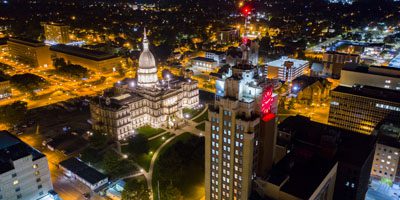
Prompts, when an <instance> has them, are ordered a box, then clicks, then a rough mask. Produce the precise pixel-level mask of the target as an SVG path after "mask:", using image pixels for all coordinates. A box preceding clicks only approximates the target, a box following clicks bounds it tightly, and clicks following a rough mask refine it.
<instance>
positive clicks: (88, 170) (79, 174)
mask: <svg viewBox="0 0 400 200" xmlns="http://www.w3.org/2000/svg"><path fill="white" fill-rule="evenodd" d="M59 166H60V168H61V169H62V170H63V171H64V174H65V175H66V176H67V177H69V178H72V179H76V180H78V181H80V182H81V183H83V184H84V185H86V186H88V187H89V188H90V189H91V190H96V189H98V188H99V187H101V186H103V185H105V184H107V183H108V177H107V176H106V175H104V174H103V173H101V172H99V171H97V170H96V169H94V168H92V167H90V166H88V165H87V164H85V163H84V162H82V161H80V160H79V159H77V158H74V157H72V158H69V159H67V160H64V161H62V162H60V164H59Z"/></svg>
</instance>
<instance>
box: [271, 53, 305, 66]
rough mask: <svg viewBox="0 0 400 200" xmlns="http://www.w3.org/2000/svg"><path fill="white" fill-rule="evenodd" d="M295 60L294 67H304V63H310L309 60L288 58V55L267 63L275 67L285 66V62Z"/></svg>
mask: <svg viewBox="0 0 400 200" xmlns="http://www.w3.org/2000/svg"><path fill="white" fill-rule="evenodd" d="M287 61H288V62H293V67H294V68H298V67H302V66H303V65H306V64H308V63H309V62H308V61H306V60H298V59H294V58H288V57H286V56H283V57H281V58H280V59H278V60H274V61H271V62H268V63H267V66H274V67H284V64H285V62H287Z"/></svg>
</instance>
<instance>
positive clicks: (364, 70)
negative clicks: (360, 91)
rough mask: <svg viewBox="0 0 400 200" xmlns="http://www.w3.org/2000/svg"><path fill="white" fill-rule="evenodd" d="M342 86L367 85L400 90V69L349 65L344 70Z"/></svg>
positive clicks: (341, 77)
mask: <svg viewBox="0 0 400 200" xmlns="http://www.w3.org/2000/svg"><path fill="white" fill-rule="evenodd" d="M340 85H343V86H346V87H352V86H354V85H367V86H373V87H378V88H385V89H391V90H400V68H392V67H378V66H360V65H349V66H346V67H344V68H343V69H342V72H341V76H340Z"/></svg>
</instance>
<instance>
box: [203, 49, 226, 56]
mask: <svg viewBox="0 0 400 200" xmlns="http://www.w3.org/2000/svg"><path fill="white" fill-rule="evenodd" d="M206 53H213V54H216V55H224V54H225V52H223V51H215V50H209V51H206Z"/></svg>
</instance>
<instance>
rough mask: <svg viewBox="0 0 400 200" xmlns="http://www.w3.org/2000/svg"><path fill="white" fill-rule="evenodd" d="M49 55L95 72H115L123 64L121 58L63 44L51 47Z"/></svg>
mask: <svg viewBox="0 0 400 200" xmlns="http://www.w3.org/2000/svg"><path fill="white" fill-rule="evenodd" d="M50 53H51V57H52V58H64V60H65V61H66V62H67V63H68V62H69V63H72V64H76V65H81V66H83V67H85V68H87V69H89V70H92V71H96V72H113V71H116V70H117V68H118V67H119V66H121V64H122V62H123V59H122V58H121V57H119V56H117V55H114V54H109V53H106V52H102V51H96V50H90V49H84V48H81V47H77V46H68V45H64V44H58V45H53V46H51V47H50Z"/></svg>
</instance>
